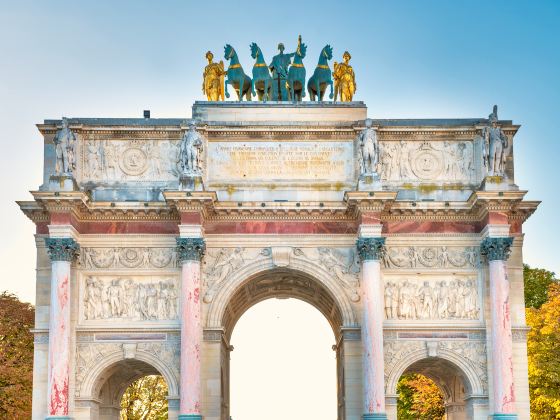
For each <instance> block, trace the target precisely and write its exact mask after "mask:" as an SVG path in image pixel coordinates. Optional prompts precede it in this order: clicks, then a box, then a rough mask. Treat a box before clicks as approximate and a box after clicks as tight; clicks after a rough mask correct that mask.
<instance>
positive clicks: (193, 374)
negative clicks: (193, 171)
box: [177, 238, 205, 420]
mask: <svg viewBox="0 0 560 420" xmlns="http://www.w3.org/2000/svg"><path fill="white" fill-rule="evenodd" d="M204 248H205V247H204V240H203V239H202V238H177V254H178V257H179V260H180V261H181V264H182V272H181V378H180V406H179V420H187V419H188V420H201V419H202V416H201V405H200V401H201V387H200V365H201V357H200V348H201V344H202V323H201V320H200V317H201V311H200V259H201V258H202V256H203V254H204Z"/></svg>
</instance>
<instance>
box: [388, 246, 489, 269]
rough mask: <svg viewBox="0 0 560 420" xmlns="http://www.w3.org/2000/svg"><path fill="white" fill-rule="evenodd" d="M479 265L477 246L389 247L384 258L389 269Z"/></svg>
mask: <svg viewBox="0 0 560 420" xmlns="http://www.w3.org/2000/svg"><path fill="white" fill-rule="evenodd" d="M479 265H480V252H479V247H475V246H468V247H456V246H455V247H454V246H389V247H387V249H386V252H385V254H384V256H383V266H384V267H385V268H388V269H392V268H427V269H430V268H448V269H476V268H478V267H479Z"/></svg>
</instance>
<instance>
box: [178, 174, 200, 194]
mask: <svg viewBox="0 0 560 420" xmlns="http://www.w3.org/2000/svg"><path fill="white" fill-rule="evenodd" d="M179 189H180V190H181V191H204V184H203V182H202V176H200V175H184V174H183V175H181V176H180V177H179Z"/></svg>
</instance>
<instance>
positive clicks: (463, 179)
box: [380, 140, 476, 184]
mask: <svg viewBox="0 0 560 420" xmlns="http://www.w3.org/2000/svg"><path fill="white" fill-rule="evenodd" d="M474 159H475V156H474V143H473V142H472V141H459V142H456V141H453V142H451V141H438V142H435V141H424V142H417V141H404V140H401V141H382V142H380V176H381V179H382V180H383V181H387V182H396V183H403V182H412V183H418V182H424V183H425V182H434V183H436V182H447V183H462V184H471V183H474V182H475V175H476V174H475V172H476V171H475V169H476V168H475V164H474V162H475V161H474Z"/></svg>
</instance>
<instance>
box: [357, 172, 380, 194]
mask: <svg viewBox="0 0 560 420" xmlns="http://www.w3.org/2000/svg"><path fill="white" fill-rule="evenodd" d="M382 189H383V187H382V185H381V179H380V178H379V175H378V174H365V175H360V179H359V180H358V191H381V190H382Z"/></svg>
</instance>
